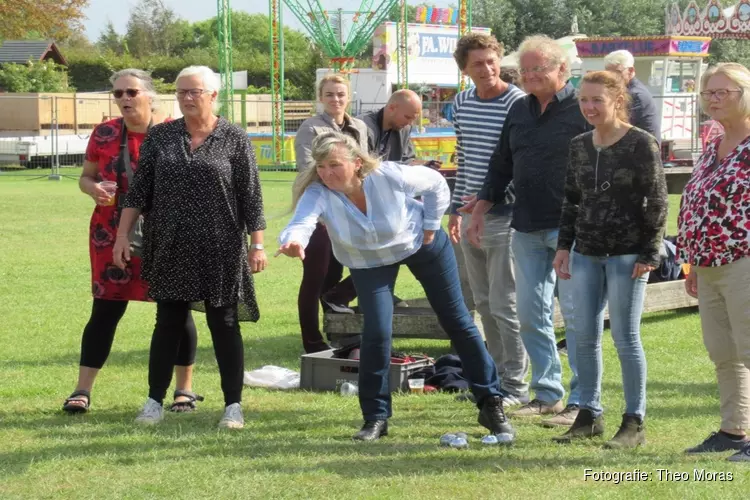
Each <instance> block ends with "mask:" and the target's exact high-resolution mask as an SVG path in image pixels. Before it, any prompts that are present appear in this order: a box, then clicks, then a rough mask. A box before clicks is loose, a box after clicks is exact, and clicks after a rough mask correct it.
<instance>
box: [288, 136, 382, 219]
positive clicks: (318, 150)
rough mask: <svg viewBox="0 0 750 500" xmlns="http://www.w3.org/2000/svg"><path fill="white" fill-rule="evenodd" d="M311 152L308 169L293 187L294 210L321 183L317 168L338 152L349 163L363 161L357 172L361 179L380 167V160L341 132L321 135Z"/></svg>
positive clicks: (298, 177)
mask: <svg viewBox="0 0 750 500" xmlns="http://www.w3.org/2000/svg"><path fill="white" fill-rule="evenodd" d="M311 150H312V151H311V154H310V162H309V164H308V166H307V168H306V169H305V170H303V171H302V172H300V173H299V174H298V175H297V178H296V179H295V181H294V185H293V186H292V210H294V209H295V208H296V207H297V203H299V200H300V198H302V195H303V194H304V192H305V190H306V189H307V188H308V187H309V186H310V184H312V183H313V182H321V180H320V176H319V175H318V169H317V166H318V165H320V163H321V162H322V161H325V160H326V159H327V158H328V157H330V156H331V154H332V153H333V152H335V151H336V150H338V151H340V152H342V153H344V158H345V159H347V160H349V161H354V160H356V159H357V158H359V159H360V160H361V161H362V166H361V167H360V169H359V170H358V171H357V176H358V177H359V178H360V179H364V178H365V177H367V176H368V175H369V174H370V173H371V172H372V171H374V170H375V169H377V168H378V166H379V165H380V160H378V159H377V158H373V157H372V156H370V155H369V154H367V153H366V152H364V151H362V150H361V149H360V148H359V146H358V145H357V143H356V142H355V141H354V139H352V138H351V137H349V136H348V135H346V134H342V133H341V132H334V131H331V132H324V133H322V134H320V135H319V136H317V137H316V138H315V139H313V141H312V146H311Z"/></svg>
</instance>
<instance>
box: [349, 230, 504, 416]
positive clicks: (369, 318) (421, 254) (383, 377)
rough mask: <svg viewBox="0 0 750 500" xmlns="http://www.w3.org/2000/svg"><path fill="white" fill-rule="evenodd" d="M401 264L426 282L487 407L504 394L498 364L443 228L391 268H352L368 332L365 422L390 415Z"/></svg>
mask: <svg viewBox="0 0 750 500" xmlns="http://www.w3.org/2000/svg"><path fill="white" fill-rule="evenodd" d="M401 264H406V266H407V267H408V268H409V270H411V272H412V273H413V274H414V276H415V277H416V278H417V280H418V281H419V282H420V283H421V284H422V288H424V291H425V294H426V295H427V300H429V302H430V306H432V309H433V310H434V311H435V314H437V317H438V321H439V322H440V326H442V327H443V330H445V331H446V333H447V334H448V336H449V337H450V339H451V342H452V344H453V347H454V349H455V350H456V352H457V353H458V356H459V357H460V358H461V362H462V364H463V370H464V376H466V378H467V379H468V380H469V384H470V385H471V390H472V392H473V393H474V396H475V397H476V400H477V406H479V407H481V405H482V403H483V400H484V399H485V398H486V397H488V396H503V395H504V394H503V393H502V391H501V389H500V383H499V381H498V377H497V368H496V367H495V362H494V361H493V360H492V357H491V356H490V354H489V352H487V348H486V347H485V344H484V340H483V339H482V336H481V335H480V333H479V330H477V327H476V325H475V324H474V320H473V319H472V317H471V315H470V314H469V310H468V309H467V307H466V304H465V303H464V299H463V295H462V293H461V284H460V281H459V278H458V267H457V266H456V256H455V254H454V253H453V247H452V246H451V244H450V241H449V240H448V235H447V234H445V232H444V231H443V230H440V231H437V232H436V233H435V240H434V241H433V242H432V243H430V244H429V245H423V246H422V248H420V249H419V250H418V251H417V253H415V254H414V255H412V256H410V257H407V258H406V259H404V260H403V261H401V262H398V263H396V264H392V265H390V266H383V267H375V268H371V269H352V270H351V273H352V277H353V278H354V284H355V285H356V286H357V294H358V296H359V308H360V310H361V311H362V313H363V314H364V331H363V332H362V346H361V349H362V350H361V353H360V367H359V404H360V407H361V408H362V415H363V416H364V418H365V420H381V419H386V418H390V416H391V414H392V409H391V392H390V388H389V386H388V381H389V377H388V372H389V369H390V358H391V336H392V333H393V328H392V326H393V287H394V284H395V282H396V273H397V272H398V268H399V266H400V265H401Z"/></svg>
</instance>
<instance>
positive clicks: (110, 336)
mask: <svg viewBox="0 0 750 500" xmlns="http://www.w3.org/2000/svg"><path fill="white" fill-rule="evenodd" d="M127 308H128V301H127V300H107V299H94V305H93V306H92V308H91V318H89V322H88V323H87V324H86V327H85V328H84V329H83V337H82V338H81V362H80V364H81V366H86V367H89V368H96V369H101V367H102V366H104V363H105V362H106V361H107V358H108V357H109V353H110V351H111V350H112V343H113V341H114V339H115V330H117V324H118V323H119V322H120V319H121V318H122V316H123V314H125V310H126V309H127ZM181 331H182V336H181V337H180V348H179V353H178V354H177V359H176V364H177V365H178V366H190V365H192V364H193V363H195V350H196V347H197V345H198V333H197V331H196V329H195V323H194V322H193V316H192V315H191V314H190V313H188V315H187V317H186V318H185V320H184V322H183V323H182V325H181Z"/></svg>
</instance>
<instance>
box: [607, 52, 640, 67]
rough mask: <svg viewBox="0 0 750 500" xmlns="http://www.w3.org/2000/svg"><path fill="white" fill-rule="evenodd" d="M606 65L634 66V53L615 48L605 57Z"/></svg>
mask: <svg viewBox="0 0 750 500" xmlns="http://www.w3.org/2000/svg"><path fill="white" fill-rule="evenodd" d="M604 65H605V66H622V67H623V68H626V69H627V68H632V67H633V66H634V65H635V58H634V57H633V54H631V53H630V52H628V51H627V50H615V51H614V52H610V53H609V54H607V55H606V57H605V58H604Z"/></svg>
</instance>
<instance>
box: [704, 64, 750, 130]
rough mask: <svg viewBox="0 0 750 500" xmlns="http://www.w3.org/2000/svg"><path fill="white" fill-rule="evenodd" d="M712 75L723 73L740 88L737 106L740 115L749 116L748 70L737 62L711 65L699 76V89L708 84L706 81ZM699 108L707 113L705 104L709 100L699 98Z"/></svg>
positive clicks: (749, 90) (749, 82)
mask: <svg viewBox="0 0 750 500" xmlns="http://www.w3.org/2000/svg"><path fill="white" fill-rule="evenodd" d="M714 75H724V76H726V77H727V78H729V79H730V80H732V82H733V83H734V84H735V85H737V86H738V87H739V88H740V90H742V95H741V96H740V99H739V103H738V107H739V110H740V111H741V112H742V116H744V117H746V118H747V117H750V70H748V69H747V68H746V67H744V66H743V65H742V64H738V63H719V64H717V65H715V66H711V67H710V68H708V69H707V70H706V72H705V73H703V77H701V90H704V89H705V88H706V86H707V85H708V81H709V80H710V79H711V77H712V76H714ZM700 101H701V109H703V112H704V113H707V109H706V108H707V106H708V104H709V102H710V101H707V100H706V99H701V100H700Z"/></svg>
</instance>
